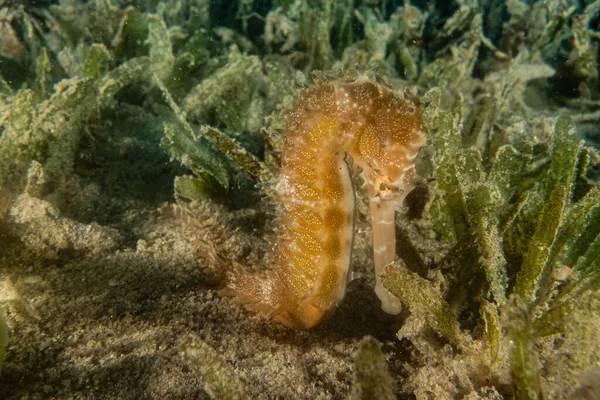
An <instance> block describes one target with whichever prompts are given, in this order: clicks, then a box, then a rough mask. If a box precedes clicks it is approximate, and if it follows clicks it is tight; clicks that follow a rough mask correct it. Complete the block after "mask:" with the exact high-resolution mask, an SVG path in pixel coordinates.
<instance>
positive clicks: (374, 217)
mask: <svg viewBox="0 0 600 400" xmlns="http://www.w3.org/2000/svg"><path fill="white" fill-rule="evenodd" d="M370 205H371V222H372V227H373V253H374V254H373V261H374V264H375V276H376V281H375V294H376V295H377V297H378V298H379V300H381V309H382V310H383V311H385V312H386V313H388V314H392V315H396V314H399V313H400V312H401V311H402V303H400V300H399V299H398V298H397V297H396V296H394V295H393V294H391V293H390V292H389V291H388V290H387V289H386V288H385V287H383V283H382V282H381V277H380V275H381V274H382V273H383V269H384V268H385V267H386V266H388V265H389V264H391V263H393V262H394V261H395V259H396V236H395V230H396V222H395V208H396V204H395V202H394V201H382V200H381V199H380V198H379V197H376V196H372V197H371V198H370Z"/></svg>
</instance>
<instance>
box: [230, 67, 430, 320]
mask: <svg viewBox="0 0 600 400" xmlns="http://www.w3.org/2000/svg"><path fill="white" fill-rule="evenodd" d="M405 97H406V98H403V99H398V98H396V97H395V96H394V95H393V93H392V91H391V90H389V89H388V88H386V87H383V86H381V85H379V84H377V83H373V82H371V81H370V80H368V79H366V78H362V79H358V80H357V81H355V82H350V83H348V82H339V81H333V82H329V83H325V84H321V85H317V86H314V87H311V88H308V89H305V90H304V91H303V92H302V93H301V94H300V96H299V100H298V102H297V104H296V106H295V107H293V108H292V109H291V110H290V111H289V112H288V113H287V116H286V124H287V126H286V134H285V137H284V150H283V154H282V157H281V162H282V169H281V176H282V178H281V180H280V182H279V183H278V184H277V186H276V189H277V191H278V192H279V193H280V195H281V201H282V204H283V207H282V215H281V217H280V218H279V219H278V224H279V229H278V230H279V236H278V238H277V240H276V242H275V244H274V246H273V252H274V254H273V260H274V263H275V265H274V266H273V268H272V269H271V270H270V271H269V272H267V273H249V272H244V271H237V272H234V273H232V274H231V275H230V278H229V281H228V282H227V285H226V288H225V289H224V290H223V293H224V294H228V295H233V296H235V297H236V298H237V299H238V300H240V301H241V302H243V303H245V304H246V305H247V306H248V307H249V308H251V309H254V310H256V311H259V312H264V313H267V314H269V315H271V316H272V317H273V318H275V319H276V320H277V321H279V322H281V323H283V324H284V325H286V326H288V327H292V328H297V329H310V328H312V327H314V326H315V325H317V324H318V323H319V322H321V321H322V320H324V319H326V318H328V317H329V316H330V315H331V314H332V313H333V311H334V310H335V308H336V307H337V305H338V304H339V303H340V302H341V301H342V299H343V298H344V294H345V292H346V286H347V284H348V282H349V279H350V276H351V273H350V262H351V253H352V244H353V238H354V221H355V213H356V210H355V203H356V200H355V189H354V187H353V180H352V174H353V173H354V172H356V171H362V172H361V174H362V177H363V179H364V182H365V184H366V186H367V191H368V196H369V204H370V212H371V223H372V228H373V229H372V231H373V251H374V264H375V273H376V275H377V278H376V286H375V293H376V294H377V296H378V297H379V299H380V300H381V307H382V309H383V310H384V311H385V312H387V313H390V314H397V313H399V312H400V310H401V304H400V302H399V299H398V298H397V297H395V296H393V295H392V294H391V293H390V292H388V291H387V290H386V289H385V288H384V287H383V285H382V283H381V280H380V277H379V275H380V274H381V272H382V270H383V268H384V267H385V266H387V265H388V264H390V263H392V262H393V261H395V256H396V254H395V253H396V249H395V234H394V232H395V211H397V210H400V209H401V208H402V205H403V202H404V199H405V197H406V195H407V194H408V193H409V192H410V191H411V190H412V189H413V187H414V185H415V178H416V172H415V159H416V158H417V154H418V152H419V149H420V148H421V147H422V146H424V145H425V143H426V130H425V128H424V126H423V123H422V120H421V106H420V104H419V101H418V99H417V98H416V97H413V96H405ZM357 169H358V170H357Z"/></svg>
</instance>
